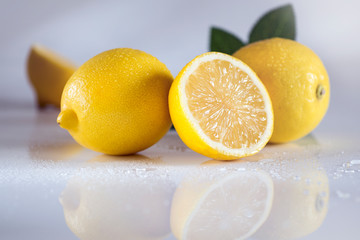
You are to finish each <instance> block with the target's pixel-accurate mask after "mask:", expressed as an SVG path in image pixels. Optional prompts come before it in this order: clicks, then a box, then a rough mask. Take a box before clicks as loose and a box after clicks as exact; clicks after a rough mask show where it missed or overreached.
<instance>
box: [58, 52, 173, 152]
mask: <svg viewBox="0 0 360 240" xmlns="http://www.w3.org/2000/svg"><path fill="white" fill-rule="evenodd" d="M172 81H173V76H172V75H171V73H170V71H169V70H168V69H167V67H166V66H165V64H163V63H162V62H160V61H159V60H158V59H157V58H155V57H153V56H151V55H150V54H147V53H145V52H143V51H139V50H134V49H129V48H118V49H112V50H109V51H105V52H103V53H100V54H99V55H97V56H95V57H93V58H91V59H90V60H88V61H87V62H86V63H84V64H83V65H82V66H81V67H80V68H79V69H78V70H77V71H76V72H75V73H74V74H73V75H72V77H71V78H70V79H69V80H68V82H67V84H66V85H65V88H64V91H63V94H62V99H61V113H60V114H59V116H58V119H57V121H58V123H59V125H60V126H61V127H62V128H65V129H67V130H68V131H69V133H70V134H71V135H72V136H73V138H74V139H75V140H76V141H77V142H78V143H80V144H81V145H83V146H85V147H87V148H90V149H92V150H94V151H98V152H102V153H106V154H111V155H126V154H133V153H136V152H138V151H141V150H144V149H146V148H148V147H150V146H151V145H153V144H154V143H156V142H157V141H158V140H159V139H160V138H161V137H162V136H163V135H165V133H166V132H167V131H168V130H169V128H170V126H171V120H170V115H169V110H168V93H169V89H170V86H171V83H172Z"/></svg>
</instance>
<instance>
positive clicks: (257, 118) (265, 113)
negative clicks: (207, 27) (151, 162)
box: [169, 52, 273, 160]
mask: <svg viewBox="0 0 360 240" xmlns="http://www.w3.org/2000/svg"><path fill="white" fill-rule="evenodd" d="M169 108H170V114H171V119H172V121H173V124H174V126H175V129H176V131H177V132H178V134H179V136H180V138H181V139H182V140H183V141H184V143H185V144H186V145H187V146H188V147H189V148H191V149H192V150H194V151H196V152H198V153H200V154H202V155H205V156H207V157H210V158H215V159H221V160H231V159H236V158H240V157H244V156H249V155H253V154H255V153H257V152H259V151H260V150H261V149H262V148H263V147H264V146H265V145H266V143H267V142H268V141H269V139H270V137H271V133H272V129H273V112H272V106H271V101H270V97H269V95H268V93H267V91H266V89H265V87H264V85H263V84H262V83H261V81H260V80H259V78H258V77H257V76H256V74H255V73H254V72H253V71H252V70H251V69H250V68H249V67H248V66H247V65H246V64H244V63H243V62H242V61H240V60H238V59H236V58H234V57H232V56H229V55H227V54H223V53H217V52H210V53H205V54H202V55H200V56H198V57H196V58H195V59H194V60H192V61H191V62H190V63H188V64H187V65H186V66H185V67H184V68H183V69H182V71H181V72H180V73H179V75H178V76H177V77H176V79H175V81H174V83H173V85H172V86H171V89H170V93H169Z"/></svg>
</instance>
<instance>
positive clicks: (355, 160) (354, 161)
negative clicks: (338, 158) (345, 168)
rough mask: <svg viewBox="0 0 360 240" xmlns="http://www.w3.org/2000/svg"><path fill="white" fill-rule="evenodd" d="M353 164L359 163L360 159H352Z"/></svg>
mask: <svg viewBox="0 0 360 240" xmlns="http://www.w3.org/2000/svg"><path fill="white" fill-rule="evenodd" d="M350 163H351V165H357V164H360V159H354V160H351V161H350Z"/></svg>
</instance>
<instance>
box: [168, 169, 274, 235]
mask: <svg viewBox="0 0 360 240" xmlns="http://www.w3.org/2000/svg"><path fill="white" fill-rule="evenodd" d="M212 175H214V174H212ZM215 175H216V174H215ZM212 177H214V176H212ZM218 177H219V178H217V176H215V178H217V179H216V180H215V181H212V180H210V179H203V178H202V176H201V174H200V175H198V176H194V178H193V179H187V180H185V181H184V182H182V184H180V186H179V188H178V189H177V190H176V192H175V195H174V199H173V203H172V209H171V229H172V231H173V233H174V235H175V237H176V238H177V239H182V240H184V239H192V240H197V239H199V240H200V239H209V240H211V239H214V240H215V239H245V238H248V237H250V236H251V235H253V234H254V233H255V232H256V231H257V230H258V229H259V228H260V227H261V226H262V224H263V223H264V222H265V220H266V219H267V218H268V216H269V213H270V210H271V207H272V202H273V194H274V190H273V182H272V179H271V177H270V176H269V175H268V174H267V173H266V172H263V171H259V172H251V171H244V172H235V173H234V174H230V175H227V176H218Z"/></svg>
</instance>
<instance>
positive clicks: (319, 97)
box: [233, 38, 330, 143]
mask: <svg viewBox="0 0 360 240" xmlns="http://www.w3.org/2000/svg"><path fill="white" fill-rule="evenodd" d="M233 56H235V57H237V58H239V59H240V60H242V61H244V62H245V63H246V64H248V65H249V66H250V67H251V68H252V69H253V70H254V71H255V72H256V73H257V75H258V76H259V78H260V80H261V81H262V82H263V83H264V85H265V86H266V88H267V90H268V92H269V94H270V97H271V101H272V103H273V109H274V132H273V135H272V137H271V139H270V142H275V143H282V142H288V141H293V140H296V139H299V138H301V137H303V136H305V135H307V134H308V133H310V132H311V131H312V130H313V129H314V128H315V127H316V126H317V125H318V124H319V123H320V121H321V120H322V118H323V117H324V115H325V113H326V111H327V108H328V105H329V99H330V84H329V77H328V74H327V72H326V69H325V67H324V65H323V63H322V62H321V60H320V58H319V57H318V56H317V55H316V54H315V53H314V52H313V51H312V50H311V49H309V48H308V47H306V46H304V45H302V44H300V43H298V42H295V41H292V40H288V39H281V38H273V39H268V40H263V41H259V42H255V43H252V44H250V45H248V46H246V47H243V48H241V49H239V50H238V51H237V52H235V53H234V55H233Z"/></svg>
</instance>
